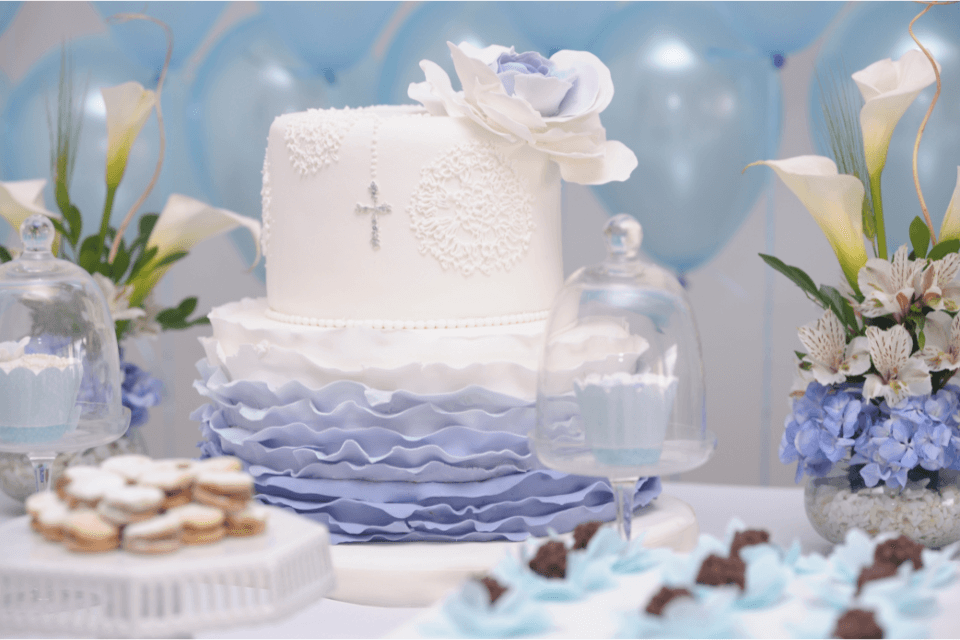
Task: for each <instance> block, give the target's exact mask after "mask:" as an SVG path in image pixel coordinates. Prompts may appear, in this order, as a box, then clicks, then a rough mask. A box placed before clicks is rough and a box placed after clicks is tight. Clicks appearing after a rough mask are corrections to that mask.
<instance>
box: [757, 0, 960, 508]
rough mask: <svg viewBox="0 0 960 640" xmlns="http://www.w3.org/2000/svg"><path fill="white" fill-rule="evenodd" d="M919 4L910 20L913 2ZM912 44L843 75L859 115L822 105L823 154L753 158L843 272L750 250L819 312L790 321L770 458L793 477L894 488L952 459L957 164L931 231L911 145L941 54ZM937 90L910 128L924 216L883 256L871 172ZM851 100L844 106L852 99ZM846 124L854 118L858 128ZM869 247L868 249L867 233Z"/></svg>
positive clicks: (958, 451)
mask: <svg viewBox="0 0 960 640" xmlns="http://www.w3.org/2000/svg"><path fill="white" fill-rule="evenodd" d="M926 4H927V6H926V8H924V9H923V11H922V12H921V13H920V14H919V15H917V16H916V18H914V20H913V21H912V22H911V23H910V28H909V31H910V35H911V36H913V24H914V23H915V22H916V20H917V19H918V18H920V16H922V15H923V14H924V13H926V12H927V11H928V10H929V9H930V8H931V6H932V5H933V4H937V3H926ZM914 41H915V42H916V43H917V45H918V47H919V50H911V51H908V52H907V53H906V54H904V55H903V56H902V57H901V58H900V59H899V60H897V61H892V60H890V59H887V60H881V61H879V62H876V63H874V64H871V65H870V66H868V67H867V68H865V69H862V70H861V71H858V72H856V73H854V74H853V75H852V79H853V80H854V82H855V83H856V86H857V87H858V88H859V92H860V95H861V96H862V98H863V101H862V107H861V108H860V110H859V114H857V113H856V112H851V111H850V110H849V108H848V109H847V111H844V110H843V108H842V107H837V106H836V104H837V103H839V102H842V101H837V103H834V105H831V104H829V103H825V105H824V111H825V115H826V116H827V123H828V128H830V129H831V131H830V137H831V143H832V146H833V149H832V151H833V155H834V159H830V158H826V157H820V156H801V157H796V158H790V159H786V160H766V161H761V162H757V163H753V164H752V165H750V166H754V165H756V164H763V165H767V166H769V167H771V168H773V169H774V171H775V172H776V173H777V175H778V176H779V177H780V178H781V179H782V180H783V182H784V183H785V184H786V186H787V187H788V188H789V189H790V190H791V191H792V192H793V193H794V194H795V195H796V196H797V197H798V198H799V199H800V201H801V202H802V203H803V204H804V205H805V207H806V208H807V209H808V210H809V211H810V213H811V214H812V215H813V216H814V218H815V219H816V221H817V223H818V225H819V226H820V228H821V229H822V231H823V232H824V234H825V235H826V237H827V239H828V240H829V242H830V244H831V247H832V248H833V250H834V252H835V254H836V256H837V259H838V261H839V263H840V266H841V269H842V271H843V274H844V281H843V282H842V283H841V285H840V286H839V287H830V286H826V285H822V286H820V287H818V286H817V285H816V284H815V283H814V282H813V280H812V279H811V278H810V277H809V276H808V275H807V274H806V273H804V272H803V271H802V270H801V269H799V268H797V267H794V266H788V265H786V264H784V263H783V262H782V261H780V260H778V259H776V258H774V257H773V256H769V255H763V254H761V258H763V260H764V261H765V262H766V263H767V264H768V265H770V266H771V267H773V268H774V269H775V270H777V271H779V272H780V273H782V274H784V275H785V276H787V277H788V278H789V279H790V280H791V281H793V282H794V283H796V284H797V285H798V286H799V287H800V288H801V289H802V290H803V292H804V293H805V294H806V295H807V296H808V297H809V298H810V299H811V300H812V301H813V302H815V303H816V304H817V305H818V306H820V307H822V308H823V310H824V311H823V314H822V316H821V317H820V318H819V319H817V320H816V321H814V322H812V323H810V324H808V325H805V326H803V327H801V328H800V330H799V337H800V342H801V343H802V344H803V347H804V348H805V351H804V352H799V351H798V352H797V353H796V355H797V358H798V366H797V384H796V385H795V388H794V389H793V391H792V393H791V396H792V398H793V401H792V411H791V412H790V414H789V415H788V416H787V418H786V420H785V429H784V434H783V438H782V440H781V443H780V451H779V455H780V460H781V461H782V462H783V463H791V462H797V473H796V480H797V482H799V481H800V479H801V478H802V477H803V475H804V474H805V473H806V474H809V475H811V476H814V477H823V476H826V475H827V474H828V473H829V472H830V471H831V469H833V467H834V465H835V464H837V463H840V462H843V463H845V464H848V465H849V469H850V475H851V478H852V481H853V484H857V483H859V485H860V486H866V487H877V486H879V485H885V486H887V487H890V488H891V489H895V490H902V489H903V488H904V487H907V486H908V482H911V481H916V482H920V483H921V484H923V483H926V486H927V488H932V489H936V488H937V487H938V477H939V472H940V471H942V470H945V469H952V470H960V386H958V385H957V384H953V383H951V379H952V377H953V375H954V374H955V373H956V372H957V370H958V369H960V313H958V312H960V283H958V282H957V281H956V279H955V278H956V275H957V273H958V271H960V253H958V251H960V167H958V168H957V172H958V185H957V188H956V190H955V191H954V193H953V197H952V199H951V201H950V204H949V206H948V208H947V211H946V213H945V215H944V218H943V221H942V224H941V227H940V233H939V235H938V234H937V233H936V232H935V230H934V225H933V222H932V220H931V218H930V214H929V212H928V210H927V207H926V203H925V202H924V200H923V193H922V190H921V188H920V182H919V177H918V173H917V169H916V167H917V150H918V148H919V144H920V139H921V137H922V135H923V131H924V126H925V125H926V122H927V119H928V118H929V116H930V113H931V112H932V110H933V108H934V106H935V104H936V100H937V97H938V96H939V93H940V83H941V79H940V65H939V64H938V63H937V61H936V60H935V59H934V57H933V56H932V55H931V54H930V52H929V51H927V50H926V49H925V48H924V47H923V45H922V44H921V43H920V42H919V41H918V40H917V39H916V37H914ZM934 82H935V83H936V85H937V91H936V94H935V95H934V98H933V100H932V102H931V104H930V107H929V110H928V111H927V116H926V118H925V119H924V121H923V124H922V125H921V127H920V130H919V131H918V134H917V140H916V145H915V147H914V155H913V167H914V182H915V184H916V188H917V194H918V198H919V201H920V208H921V211H922V213H923V218H922V219H921V218H920V216H917V218H915V219H914V220H913V222H912V223H911V224H910V229H909V237H910V242H911V244H912V247H908V246H906V245H904V246H902V247H900V248H898V249H897V250H896V251H895V252H894V253H893V256H892V257H889V258H888V254H887V246H886V244H887V243H886V232H885V227H884V219H883V205H882V194H881V190H880V176H881V173H882V171H883V167H884V164H885V162H886V155H887V148H888V146H889V143H890V138H891V135H892V133H893V130H894V128H895V127H896V124H897V122H898V121H899V120H900V118H901V116H902V115H903V113H904V112H905V111H906V109H907V108H908V107H909V106H910V104H911V103H912V102H913V100H914V99H915V98H916V97H917V95H918V94H919V93H920V92H921V91H922V90H923V89H924V88H926V87H928V86H930V85H931V84H933V83H934ZM854 108H855V105H854ZM857 124H858V125H859V127H857ZM867 241H869V243H870V244H872V248H873V251H874V257H873V258H868V257H867V248H866V244H867Z"/></svg>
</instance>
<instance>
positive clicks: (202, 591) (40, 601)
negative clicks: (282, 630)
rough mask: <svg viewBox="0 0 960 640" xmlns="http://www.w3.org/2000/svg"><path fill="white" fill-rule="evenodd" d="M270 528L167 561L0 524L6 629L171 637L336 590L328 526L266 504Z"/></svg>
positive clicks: (0, 615) (1, 617) (280, 611)
mask: <svg viewBox="0 0 960 640" xmlns="http://www.w3.org/2000/svg"><path fill="white" fill-rule="evenodd" d="M267 509H268V511H269V519H268V521H267V530H266V531H265V532H264V533H262V534H260V535H257V536H252V537H249V538H226V539H224V540H222V541H220V542H216V543H213V544H209V545H198V546H189V547H183V548H181V549H180V550H179V551H175V552H174V553H170V554H162V555H153V556H151V555H136V554H132V553H128V552H124V551H119V550H118V551H111V552H107V553H93V554H89V555H86V554H81V553H74V552H71V551H68V550H67V549H66V548H65V547H64V546H63V545H60V544H56V543H51V542H47V541H46V540H44V539H43V538H42V537H41V536H40V535H38V534H36V533H35V532H33V531H31V529H30V522H29V517H28V516H23V517H20V518H17V519H15V520H12V521H10V522H8V523H6V524H5V525H3V526H0V540H3V545H4V554H3V557H2V558H0V629H4V630H9V631H13V630H17V629H22V630H29V632H30V633H59V634H70V635H75V636H93V637H150V636H153V637H169V636H174V635H185V634H190V633H192V632H194V631H198V630H201V629H209V628H214V627H229V626H235V625H239V624H250V623H254V622H265V621H269V620H273V619H276V618H279V617H281V616H284V615H287V614H289V613H292V612H294V611H295V610H297V609H299V608H301V607H303V606H305V605H308V604H310V603H312V602H314V601H315V600H317V599H319V598H321V597H322V596H324V595H326V594H327V593H329V592H330V590H331V589H332V588H333V586H334V574H333V568H332V565H331V562H330V551H329V550H330V545H329V535H328V533H327V530H326V528H325V527H323V526H322V525H319V524H317V523H315V522H313V521H311V520H307V519H306V518H302V517H300V516H297V515H294V514H292V513H290V512H287V511H284V510H283V509H278V508H274V507H267Z"/></svg>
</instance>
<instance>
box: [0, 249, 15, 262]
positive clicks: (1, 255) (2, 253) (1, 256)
mask: <svg viewBox="0 0 960 640" xmlns="http://www.w3.org/2000/svg"><path fill="white" fill-rule="evenodd" d="M11 260H13V256H11V255H10V252H9V251H7V248H6V247H4V246H0V262H10V261H11Z"/></svg>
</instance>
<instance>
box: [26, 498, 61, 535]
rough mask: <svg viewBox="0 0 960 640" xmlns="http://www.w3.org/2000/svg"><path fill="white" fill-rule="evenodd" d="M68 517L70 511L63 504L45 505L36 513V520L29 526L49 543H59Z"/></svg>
mask: <svg viewBox="0 0 960 640" xmlns="http://www.w3.org/2000/svg"><path fill="white" fill-rule="evenodd" d="M69 516H70V509H68V508H67V505H66V504H65V503H64V502H56V503H51V504H47V505H45V506H43V508H42V509H40V510H39V511H38V512H37V516H36V518H35V519H34V520H33V521H31V526H33V528H34V530H35V531H36V532H37V533H39V534H40V535H42V536H43V537H44V538H45V539H47V540H49V541H50V542H61V541H62V540H63V531H64V527H65V526H66V524H67V518H68V517H69Z"/></svg>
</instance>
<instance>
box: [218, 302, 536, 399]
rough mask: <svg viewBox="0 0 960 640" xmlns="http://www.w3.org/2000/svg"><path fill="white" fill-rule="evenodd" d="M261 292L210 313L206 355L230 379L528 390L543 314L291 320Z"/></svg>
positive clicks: (523, 394) (531, 392)
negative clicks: (276, 315)
mask: <svg viewBox="0 0 960 640" xmlns="http://www.w3.org/2000/svg"><path fill="white" fill-rule="evenodd" d="M266 311H267V302H266V300H265V299H263V298H259V299H250V298H245V299H243V300H241V301H239V302H233V303H229V304H226V305H223V306H220V307H217V308H215V309H214V310H213V311H212V312H211V313H210V321H211V324H212V327H213V335H214V337H213V338H201V339H200V341H201V343H202V344H203V346H204V349H205V351H206V354H207V359H208V361H209V362H210V363H211V364H215V365H217V366H220V367H221V368H223V369H224V370H225V371H226V372H227V373H228V375H229V376H230V379H231V380H254V381H259V382H265V383H267V384H269V385H271V386H274V387H277V388H279V387H281V386H282V385H284V384H286V383H287V382H291V381H298V382H300V383H302V384H303V385H304V386H306V387H307V388H311V389H320V388H322V387H324V386H325V385H327V384H331V383H333V382H337V381H339V380H352V381H355V382H360V383H363V384H366V385H367V386H370V387H373V388H375V389H406V390H408V391H412V392H415V393H448V392H453V391H457V390H459V389H463V388H465V387H468V386H470V385H479V386H482V387H485V388H487V389H490V390H492V391H498V392H500V393H506V394H508V395H512V396H514V397H518V398H524V399H532V398H534V397H535V395H536V381H537V367H538V363H539V359H540V349H541V341H542V339H543V330H544V323H543V322H527V323H520V324H512V325H503V326H495V327H476V328H464V329H435V330H430V331H422V330H416V329H408V330H375V329H371V328H366V327H350V328H342V329H326V328H320V327H311V326H297V325H291V324H288V323H284V322H280V321H277V320H273V319H271V318H269V317H267V315H266Z"/></svg>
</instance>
